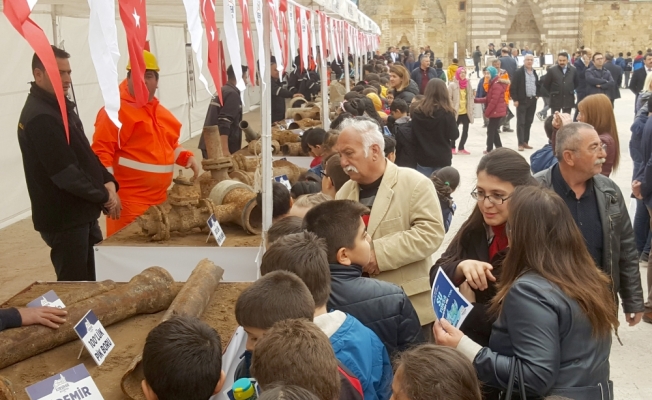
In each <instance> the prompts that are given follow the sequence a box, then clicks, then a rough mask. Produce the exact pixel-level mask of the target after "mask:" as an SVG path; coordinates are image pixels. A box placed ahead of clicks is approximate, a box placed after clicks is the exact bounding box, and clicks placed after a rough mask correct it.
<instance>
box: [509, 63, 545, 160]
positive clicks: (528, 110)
mask: <svg viewBox="0 0 652 400" xmlns="http://www.w3.org/2000/svg"><path fill="white" fill-rule="evenodd" d="M533 64H534V56H533V55H532V54H526V55H525V59H524V60H523V66H522V67H521V68H519V69H517V70H516V72H514V77H513V79H511V85H510V88H509V95H510V96H511V97H512V100H514V107H516V136H517V138H518V151H523V149H524V148H525V149H531V148H532V146H530V145H529V144H528V142H529V141H530V128H531V127H532V121H534V113H536V111H537V99H538V98H539V97H538V96H539V92H540V89H539V86H540V85H541V84H540V82H539V76H538V75H537V72H536V71H535V70H534V68H532V65H533Z"/></svg>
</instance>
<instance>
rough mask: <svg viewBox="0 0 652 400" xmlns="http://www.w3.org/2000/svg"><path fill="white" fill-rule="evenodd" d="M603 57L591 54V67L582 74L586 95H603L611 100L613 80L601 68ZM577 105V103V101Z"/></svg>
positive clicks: (599, 54) (607, 72)
mask: <svg viewBox="0 0 652 400" xmlns="http://www.w3.org/2000/svg"><path fill="white" fill-rule="evenodd" d="M603 66H604V55H603V54H602V53H595V54H593V65H592V66H591V67H589V68H587V70H586V72H584V77H585V80H586V95H587V96H589V95H592V94H604V95H605V96H607V97H609V98H610V99H611V95H612V91H613V87H614V79H613V77H612V76H611V72H609V71H608V70H607V69H605V68H603ZM578 103H579V101H578Z"/></svg>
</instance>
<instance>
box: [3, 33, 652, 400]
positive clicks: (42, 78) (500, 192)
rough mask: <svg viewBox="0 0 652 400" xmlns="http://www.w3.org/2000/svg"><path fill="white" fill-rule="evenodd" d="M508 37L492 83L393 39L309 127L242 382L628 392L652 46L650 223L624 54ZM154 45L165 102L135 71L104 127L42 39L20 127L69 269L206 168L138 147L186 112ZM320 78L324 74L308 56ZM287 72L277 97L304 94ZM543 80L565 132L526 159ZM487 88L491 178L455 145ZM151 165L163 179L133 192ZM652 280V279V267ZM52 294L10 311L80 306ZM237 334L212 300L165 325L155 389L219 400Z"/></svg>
mask: <svg viewBox="0 0 652 400" xmlns="http://www.w3.org/2000/svg"><path fill="white" fill-rule="evenodd" d="M490 50H491V53H489V54H487V55H488V56H489V58H488V65H487V66H486V67H484V68H483V69H482V72H483V74H484V77H482V78H480V80H479V82H478V85H477V87H476V88H474V87H473V85H472V84H471V82H470V78H471V77H470V75H471V71H468V70H467V69H466V68H465V67H462V66H459V65H458V63H457V60H452V62H451V63H450V64H449V66H448V68H447V69H446V70H444V69H443V64H442V62H441V61H440V60H435V59H434V54H433V52H432V51H430V49H429V48H424V49H423V52H422V54H420V55H419V57H418V58H416V59H415V58H414V57H413V56H410V53H409V51H408V52H407V53H403V55H401V54H400V53H397V52H396V51H395V49H394V48H390V49H389V51H388V53H387V54H386V55H385V56H383V55H377V56H376V57H372V58H371V59H370V61H369V63H368V64H367V65H364V66H363V71H364V76H363V77H362V80H361V81H360V82H356V84H355V85H354V87H353V88H352V90H351V92H349V93H347V94H346V95H345V96H344V99H345V100H344V101H343V103H342V104H341V107H339V110H338V115H337V118H335V119H334V120H333V121H332V123H331V125H330V126H328V127H324V128H323V129H322V128H313V129H310V130H307V131H305V132H304V133H303V135H302V139H301V146H302V148H303V149H304V151H306V152H308V153H310V154H311V155H312V156H313V157H315V158H314V160H313V163H312V168H311V169H310V170H309V171H307V172H305V173H304V174H302V176H301V177H300V179H299V182H297V183H296V184H294V185H293V186H292V188H291V190H289V189H287V188H286V187H285V186H284V185H282V184H280V183H278V182H274V183H273V225H272V227H271V228H270V230H269V232H267V237H266V238H265V239H266V243H267V250H266V252H265V254H264V256H263V257H262V261H261V265H260V274H261V276H262V277H261V278H260V279H259V280H257V281H255V282H253V283H252V284H251V285H250V286H249V287H248V288H247V289H245V290H244V291H243V292H242V294H241V295H240V296H239V298H238V300H237V302H236V304H235V318H236V320H237V322H238V324H239V325H240V326H241V327H242V328H243V329H244V331H245V332H246V334H247V342H246V351H245V353H244V354H243V355H242V357H241V361H240V362H239V364H238V366H237V368H236V369H235V372H233V371H230V372H229V371H227V372H229V373H233V374H234V375H233V377H232V378H233V380H237V379H240V378H247V379H254V380H255V381H256V383H257V385H258V387H259V389H260V391H261V393H260V397H259V398H261V399H319V400H335V399H343V400H344V399H347V400H348V399H379V400H389V399H394V400H426V399H428V400H432V399H442V400H443V399H446V400H455V399H459V400H466V399H469V400H470V399H473V400H481V399H486V400H493V399H503V398H504V395H505V392H509V393H511V392H512V390H514V391H516V392H519V391H520V393H521V396H524V395H527V396H528V397H531V398H549V399H553V398H554V399H575V400H589V399H591V400H597V399H600V400H610V399H613V383H612V381H611V380H610V368H609V355H610V351H611V345H612V334H615V335H616V337H617V332H618V327H619V322H618V313H619V312H623V313H624V316H625V320H626V321H627V323H628V325H629V326H634V325H636V324H638V323H639V322H640V321H641V319H643V320H644V321H645V322H646V323H652V295H650V297H648V299H647V302H645V301H644V298H643V297H644V296H643V288H642V282H641V276H640V272H639V260H643V261H646V262H647V256H646V255H645V253H646V251H647V252H648V253H649V246H650V240H651V237H650V232H651V230H650V228H651V227H652V223H651V222H650V216H651V215H652V162H650V158H652V119H650V118H649V115H650V114H651V110H652V96H651V93H652V53H648V54H646V55H644V56H642V57H641V59H642V60H643V65H644V67H643V68H640V69H637V70H636V71H635V72H634V73H633V74H632V79H631V81H630V84H629V85H630V86H629V87H630V88H631V89H632V90H634V89H637V88H639V87H640V89H638V92H637V100H636V105H635V106H636V117H635V121H634V124H633V126H632V140H631V142H630V153H631V155H632V159H633V161H634V171H633V182H632V188H631V190H632V194H633V195H634V196H635V197H636V198H637V199H638V201H639V204H640V207H637V215H636V219H635V223H634V227H632V223H631V222H630V219H629V218H628V212H627V208H626V199H625V197H624V195H623V193H622V192H621V189H620V188H619V187H618V185H616V184H615V183H614V182H613V181H612V180H611V179H609V175H610V173H611V172H612V171H613V170H615V169H617V168H618V167H619V164H620V142H619V137H618V131H617V128H616V123H615V116H614V113H613V101H614V100H615V93H616V92H617V91H618V88H619V86H620V81H618V80H614V77H613V75H612V74H611V72H610V67H607V66H606V64H608V63H609V61H610V60H612V59H613V57H611V56H610V54H609V53H606V54H602V53H599V52H595V53H594V52H592V51H591V50H590V49H588V48H583V49H582V50H581V52H580V57H579V58H578V59H577V60H576V61H575V62H574V65H571V64H573V60H572V59H571V60H569V55H568V54H566V53H560V54H559V55H558V58H557V64H555V65H554V66H551V67H550V68H549V69H548V71H547V73H546V74H545V75H544V76H543V77H540V76H539V74H538V73H537V72H536V71H535V70H534V68H533V61H534V55H533V54H531V52H529V49H527V48H526V49H523V51H522V52H521V55H522V56H523V66H522V67H518V66H517V63H516V60H515V59H514V54H513V50H515V49H513V50H510V48H509V47H505V48H503V49H501V50H500V52H501V54H502V56H501V57H496V56H497V53H496V50H495V49H494V47H493V45H491V46H490ZM57 51H58V52H57ZM479 51H480V50H479V48H477V52H479ZM516 51H517V52H518V50H516ZM517 54H518V53H517ZM55 55H56V57H57V62H58V63H59V69H60V71H61V76H62V80H63V84H64V89H65V88H66V82H68V83H69V82H70V80H69V79H64V78H66V77H68V78H69V76H70V67H69V63H68V58H69V55H68V54H67V53H65V52H63V51H61V50H58V49H56V50H55ZM480 55H481V54H480ZM147 57H149V56H147ZM147 57H146V59H145V60H146V63H147V65H148V67H147V71H146V73H145V83H146V84H147V85H148V88H150V98H149V103H148V104H147V105H146V106H145V108H143V109H138V108H137V107H135V106H134V103H135V100H134V97H133V84H132V79H131V77H130V75H128V76H127V79H126V80H125V81H124V82H123V83H122V85H121V96H122V102H123V103H122V105H123V107H121V111H120V112H121V113H122V117H124V118H125V119H124V120H123V119H122V117H121V121H123V128H122V129H121V130H120V131H118V130H117V128H116V129H113V128H111V127H110V125H109V123H108V116H107V115H106V112H105V111H104V110H102V111H100V113H99V115H98V119H97V123H96V131H95V135H94V140H93V144H92V146H91V144H90V143H88V141H87V140H86V138H85V134H84V132H83V128H82V127H81V123H80V122H79V121H78V120H76V119H75V114H74V112H72V107H71V106H70V105H69V106H70V107H71V108H70V109H69V113H68V116H69V120H70V121H71V124H70V126H71V130H70V145H68V143H67V142H66V136H65V132H64V129H63V123H62V119H61V115H60V114H57V112H58V108H57V105H56V100H55V97H54V94H53V89H52V84H51V82H50V81H49V78H48V77H47V74H45V72H44V69H43V66H42V64H41V63H40V61H39V60H38V58H37V57H35V61H34V63H33V64H34V65H33V66H32V67H33V68H32V70H33V71H34V77H35V82H34V83H33V84H32V91H31V93H30V96H29V97H28V101H27V104H26V107H25V109H24V111H23V114H22V115H21V119H20V124H19V140H20V144H21V150H23V153H24V163H25V171H26V177H27V180H28V181H27V182H28V188H29V191H30V197H31V199H32V203H33V209H34V217H33V218H34V224H35V228H36V229H37V230H38V231H39V232H41V235H42V237H43V239H44V240H45V242H46V243H47V244H48V245H49V246H50V247H52V261H53V263H54V265H55V269H56V270H57V276H58V278H59V279H60V280H64V279H67V278H70V275H67V274H69V273H73V272H74V273H76V274H81V273H83V274H86V275H83V278H84V280H94V266H93V265H92V244H94V243H96V240H98V239H97V238H96V233H97V231H99V228H98V227H97V218H98V216H99V213H100V212H101V211H104V212H105V213H106V214H107V215H109V216H110V217H111V218H115V219H116V220H117V221H120V223H124V222H125V221H126V220H125V219H124V217H125V215H129V216H131V215H134V214H137V213H138V211H137V210H138V208H139V207H143V206H144V205H145V204H148V203H147V202H148V201H150V200H151V199H154V198H156V199H157V197H156V196H158V195H160V191H161V190H162V186H163V183H164V182H166V179H168V178H169V176H168V175H167V174H168V172H169V174H171V169H170V170H169V171H168V167H171V166H172V164H173V163H175V162H176V163H177V164H180V165H182V166H185V167H187V168H193V169H197V163H196V162H195V160H194V157H192V156H191V155H190V154H188V153H189V152H187V151H186V150H184V149H183V148H181V147H180V146H179V145H178V135H177V136H176V137H174V135H171V137H169V138H167V140H168V142H166V143H159V142H157V143H159V147H160V148H164V147H165V148H166V149H167V150H166V153H165V155H164V156H161V157H164V158H165V160H166V161H165V162H166V163H168V164H165V165H163V164H161V162H160V158H159V159H157V160H154V159H151V160H149V162H147V161H148V159H147V158H146V157H145V156H143V155H142V154H139V153H138V151H139V149H141V148H142V147H147V146H145V144H144V142H143V141H146V140H150V141H151V140H152V138H153V137H157V136H156V135H154V134H153V133H152V134H151V135H149V136H147V135H145V136H143V137H139V138H138V140H134V138H132V137H131V135H133V134H135V133H136V132H139V133H140V132H141V131H140V129H144V130H145V131H147V132H149V130H153V131H155V130H156V129H159V128H157V127H161V126H168V127H170V128H169V131H171V132H175V129H176V130H178V127H177V126H176V125H175V121H176V120H175V119H173V117H171V114H169V112H168V111H167V110H165V109H164V108H163V107H162V106H161V105H159V104H158V102H157V100H156V99H155V97H154V92H155V88H156V83H157V81H158V65H157V64H156V60H155V58H153V56H151V58H149V61H148V58H147ZM474 59H475V54H474ZM605 60H607V62H605ZM569 61H570V62H569ZM410 63H412V64H411V65H410ZM433 64H434V65H435V67H434V68H433V67H431V65H433ZM333 67H334V65H331V70H332V71H335V68H333ZM272 69H273V68H272ZM245 71H246V70H245ZM638 71H643V72H638ZM475 72H476V74H477V75H478V76H479V73H480V70H479V67H476V69H475ZM228 74H229V82H228V84H227V86H228V88H226V89H224V88H223V92H222V93H223V97H222V98H223V99H224V103H222V102H220V100H219V99H214V100H213V102H212V103H211V106H210V108H209V111H208V115H207V124H214V125H217V126H219V127H220V134H221V136H222V142H223V143H222V144H223V148H224V150H225V152H226V150H227V149H228V152H229V153H233V152H235V151H237V150H238V149H239V146H236V145H235V141H236V140H240V141H241V137H240V136H239V135H241V133H240V131H239V129H238V128H236V125H237V124H238V123H239V118H241V115H242V113H241V103H239V102H240V99H239V92H237V88H235V76H234V74H233V69H232V68H230V69H229V72H228ZM334 74H335V75H337V74H336V73H335V72H334ZM339 77H340V76H336V78H339ZM641 77H643V78H644V79H643V82H642V84H641V85H640V86H637V85H639V82H640V80H641ZM303 79H307V80H308V81H307V82H303V83H301V85H303V86H304V87H307V88H310V85H311V81H310V76H309V75H307V76H305V77H304V78H303ZM274 80H275V81H276V84H275V85H273V88H274V90H275V92H274V93H272V95H273V96H281V97H285V98H288V97H293V96H295V94H297V93H296V92H295V91H294V90H292V89H291V88H289V87H286V86H284V85H283V84H282V82H281V79H280V78H279V77H278V76H275V77H274ZM306 85H307V86H306ZM546 94H547V97H548V98H549V102H548V104H549V108H550V110H551V111H552V115H551V116H547V117H546V118H545V124H544V127H545V130H546V134H547V136H548V139H549V143H548V145H547V146H545V147H544V148H543V149H541V150H539V151H537V152H535V153H534V154H533V155H532V158H531V163H528V161H527V160H526V159H525V158H524V157H523V156H522V153H520V151H523V150H524V149H526V148H527V149H530V148H531V146H530V145H529V139H530V129H531V125H532V122H533V119H534V116H535V115H536V104H537V99H538V97H542V96H544V95H546ZM236 95H237V96H236ZM299 95H300V96H304V97H306V96H307V95H309V93H308V92H306V94H305V95H304V94H299ZM233 96H235V97H237V98H235V97H233ZM576 96H577V97H576ZM229 99H231V100H229ZM229 101H231V103H229ZM510 101H511V102H513V105H514V107H515V109H516V119H517V129H516V130H517V137H518V148H517V149H508V148H503V147H502V144H501V140H500V132H499V130H500V128H501V127H503V131H505V130H506V129H509V122H510V121H509V120H510V119H511V118H510V115H512V113H511V111H510V107H509V104H510ZM476 103H481V104H482V105H483V119H484V120H485V125H486V128H487V142H486V148H485V149H484V151H483V152H484V156H483V157H482V158H481V160H480V162H479V164H478V165H477V168H476V173H475V176H473V177H471V176H469V177H460V174H459V172H458V171H457V170H456V169H455V168H453V167H452V160H453V157H454V156H455V155H468V154H470V152H469V150H468V149H467V146H466V142H467V139H468V130H469V124H471V123H474V119H475V118H476V115H475V113H474V104H476ZM123 108H124V110H123ZM573 108H575V109H576V112H575V120H576V121H574V118H573V117H572V116H571V111H572V109H573ZM238 110H239V114H238ZM145 114H148V115H150V116H149V117H146V116H145ZM151 115H155V118H152V117H151ZM279 115H280V114H279ZM512 116H513V115H512ZM155 121H156V123H155ZM154 125H156V126H157V127H155V126H154ZM460 125H462V134H461V135H460V131H459V126H460ZM136 126H138V127H139V128H138V129H136ZM141 127H142V128H141ZM148 129H149V130H148ZM54 130H56V132H53V131H54ZM157 140H158V139H157ZM458 140H459V141H458ZM164 145H165V146H164ZM64 150H65V151H64ZM168 153H169V154H168ZM136 157H140V158H139V160H140V161H136V160H135V158H136ZM163 167H165V168H163ZM134 170H135V171H137V172H134ZM196 172H197V171H196ZM648 177H650V182H647V178H648ZM460 179H473V180H474V181H475V182H476V184H475V188H474V190H473V192H472V193H471V196H472V197H473V199H475V200H476V205H475V207H474V208H473V210H472V212H471V213H470V216H469V217H468V218H467V219H466V220H465V221H464V222H463V223H462V224H461V227H460V229H459V230H458V231H457V232H455V233H451V234H453V238H452V241H451V242H450V244H449V245H448V247H447V248H446V249H445V250H444V251H443V254H442V255H441V257H440V258H439V259H435V256H434V255H435V253H436V252H437V251H438V250H439V248H440V246H441V245H442V243H443V241H444V236H445V234H446V233H447V232H448V229H449V227H450V226H451V221H452V219H453V218H454V213H455V209H456V206H455V203H454V201H453V198H452V194H453V193H454V192H455V190H456V188H457V187H458V185H459V184H460ZM143 180H147V181H148V182H151V183H149V184H148V185H146V187H147V189H148V190H151V192H147V193H143V192H142V190H140V191H138V190H136V189H137V188H138V185H137V183H138V182H140V187H141V189H142V186H143V185H142V182H143ZM167 182H168V184H169V181H167ZM118 190H119V191H120V193H121V197H118V196H117V194H116V193H117V192H118ZM123 192H124V193H125V194H124V195H122V193H123ZM121 198H122V200H121ZM61 199H65V200H66V201H67V203H66V204H64V202H62V201H61ZM71 204H72V205H71ZM121 210H122V215H121ZM73 211H74V212H73ZM645 217H647V218H645ZM134 218H135V217H134ZM456 218H460V217H456ZM132 220H133V219H132ZM99 240H101V234H100V235H99ZM73 242H74V243H77V244H78V247H71V243H73ZM532 243H536V244H537V245H536V246H533V245H532ZM64 249H65V251H64ZM70 264H74V265H76V266H77V267H76V269H70V267H69V265H70ZM62 266H66V267H65V268H63V267H62ZM69 271H73V272H69ZM80 271H81V272H80ZM438 271H441V272H443V273H445V274H446V275H447V276H448V277H449V278H450V280H451V281H452V282H453V283H454V284H455V286H456V287H457V288H458V289H459V291H460V293H461V294H462V295H463V296H464V297H465V298H466V299H468V300H469V301H470V302H471V303H473V305H474V307H473V309H472V311H471V312H470V314H469V315H468V317H467V318H466V319H465V321H464V323H463V324H462V325H461V326H460V328H459V329H458V328H455V327H454V326H453V325H451V324H450V323H449V322H448V321H446V320H445V319H437V318H436V316H435V312H434V309H433V305H432V299H431V285H432V283H433V280H434V278H435V276H436V274H437V272H438ZM91 273H92V275H91ZM79 276H81V275H76V276H75V277H76V278H78V277H79ZM647 283H648V289H650V288H651V287H652V273H650V272H649V269H648V276H647ZM618 304H621V305H622V311H620V310H619V308H620V307H619V306H618ZM35 310H37V311H28V312H26V311H25V310H16V309H12V310H9V311H3V314H0V330H1V329H4V328H9V327H13V326H19V325H20V324H32V323H43V324H47V325H48V326H51V327H53V328H56V326H57V325H58V324H60V323H62V321H63V319H62V318H64V317H65V311H62V312H58V311H57V312H51V311H49V310H48V309H47V308H45V309H43V308H40V309H35ZM220 343H221V341H220V337H219V335H218V333H217V332H216V331H215V330H214V329H213V328H211V327H209V326H207V325H206V324H205V323H203V322H201V321H199V320H198V319H196V318H188V317H175V318H173V319H171V320H169V321H166V322H164V323H162V324H160V325H159V326H157V327H156V328H154V329H153V330H152V331H151V332H150V333H149V335H148V337H147V341H146V344H145V349H144V351H143V372H144V378H145V379H144V380H143V383H142V388H143V392H144V394H145V396H146V398H147V399H149V400H154V399H160V398H191V399H197V400H200V399H202V400H205V399H208V398H209V397H210V396H211V395H213V394H215V393H220V392H222V391H223V389H224V388H223V386H224V383H225V380H226V376H225V373H226V372H225V371H222V348H221V344H220Z"/></svg>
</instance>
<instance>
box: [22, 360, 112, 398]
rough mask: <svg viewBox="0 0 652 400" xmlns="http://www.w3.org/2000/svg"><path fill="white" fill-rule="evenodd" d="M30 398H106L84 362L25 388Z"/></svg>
mask: <svg viewBox="0 0 652 400" xmlns="http://www.w3.org/2000/svg"><path fill="white" fill-rule="evenodd" d="M25 391H26V392H27V395H28V396H29V398H30V400H58V399H68V400H71V399H84V400H104V398H103V397H102V394H101V393H100V390H99V389H98V388H97V385H95V382H94V381H93V378H91V376H90V374H89V373H88V370H86V367H85V366H84V364H79V365H77V366H76V367H72V368H70V369H67V370H65V371H63V372H61V373H58V374H56V375H54V376H51V377H49V378H47V379H45V380H42V381H40V382H38V383H35V384H33V385H32V386H28V387H26V388H25Z"/></svg>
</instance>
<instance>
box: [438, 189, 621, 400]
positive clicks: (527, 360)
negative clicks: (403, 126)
mask: <svg viewBox="0 0 652 400" xmlns="http://www.w3.org/2000/svg"><path fill="white" fill-rule="evenodd" d="M478 181H479V179H478ZM508 204H509V205H508V208H509V217H508V221H507V222H508V226H509V229H508V237H509V247H510V249H509V252H508V254H507V256H506V257H505V259H504V260H503V263H502V271H501V275H500V281H501V282H500V287H499V290H498V293H497V294H496V295H495V296H494V298H493V299H492V300H491V302H490V307H489V312H490V313H491V314H492V315H497V316H498V317H497V319H496V321H495V322H494V324H493V328H492V332H491V339H490V340H489V344H488V345H480V344H478V343H474V342H473V341H472V340H469V337H468V336H467V335H465V334H464V333H463V332H462V331H460V330H459V329H456V328H455V327H453V326H452V325H451V324H450V323H448V322H447V321H446V320H444V319H442V320H439V321H437V322H436V323H435V326H434V329H433V331H434V335H435V339H436V340H437V344H439V345H443V346H448V347H453V348H456V349H457V350H459V351H460V352H461V353H462V354H464V355H465V356H466V357H467V358H468V359H469V360H471V361H472V362H473V366H474V367H475V370H476V372H477V374H478V378H479V379H480V381H482V382H483V383H484V384H485V385H486V386H485V389H486V388H487V387H494V388H499V389H502V390H506V389H507V387H508V386H509V383H508V382H509V381H510V378H511V377H512V376H515V377H517V382H518V383H519V384H521V385H522V386H523V388H522V389H521V390H524V391H525V392H526V394H527V397H528V398H535V399H540V398H542V397H546V396H553V395H557V396H561V397H563V398H568V399H573V400H612V399H613V398H614V397H613V383H612V382H611V381H610V380H609V354H610V352H611V335H612V332H614V331H615V330H616V329H617V328H618V317H617V316H616V313H614V310H615V309H616V303H615V301H614V298H613V297H612V295H611V293H610V288H609V286H610V283H611V280H610V279H609V277H608V276H607V275H606V274H605V273H603V272H602V271H600V270H599V269H598V268H596V266H595V262H594V261H593V258H592V257H591V254H590V253H589V251H588V249H587V247H586V242H585V240H584V236H583V235H582V233H581V232H580V230H579V229H578V227H577V224H575V222H574V220H573V217H572V216H571V213H570V210H569V208H568V206H567V205H566V203H565V201H564V200H562V199H561V198H560V197H559V196H558V195H557V194H556V193H555V192H554V191H552V190H550V189H544V188H542V187H534V186H531V187H526V186H521V187H517V188H516V189H515V190H514V192H513V193H511V194H510V199H509V203H508ZM514 366H516V367H517V368H516V371H518V372H517V373H516V374H515V375H512V371H514V369H513V368H514ZM514 386H515V387H516V389H515V391H516V392H517V393H519V388H518V386H519V385H517V384H516V383H514ZM518 398H522V397H518Z"/></svg>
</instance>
